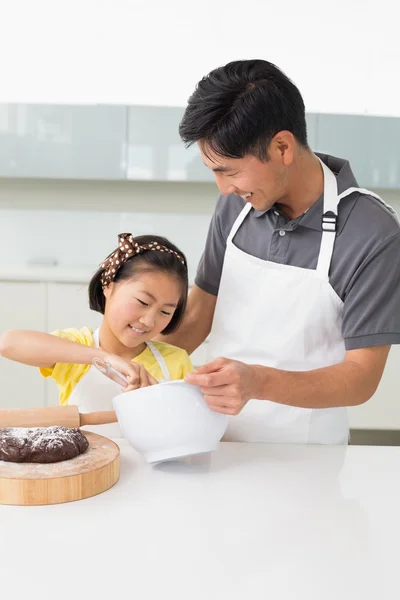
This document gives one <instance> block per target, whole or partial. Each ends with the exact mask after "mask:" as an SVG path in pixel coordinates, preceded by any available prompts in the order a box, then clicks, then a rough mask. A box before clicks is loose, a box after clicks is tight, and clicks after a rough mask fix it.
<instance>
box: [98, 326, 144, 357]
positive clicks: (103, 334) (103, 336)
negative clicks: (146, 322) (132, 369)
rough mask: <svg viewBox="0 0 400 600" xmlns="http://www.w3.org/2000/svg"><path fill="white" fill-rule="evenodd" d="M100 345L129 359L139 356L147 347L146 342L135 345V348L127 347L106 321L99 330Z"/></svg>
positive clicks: (107, 350) (111, 352)
mask: <svg viewBox="0 0 400 600" xmlns="http://www.w3.org/2000/svg"><path fill="white" fill-rule="evenodd" d="M99 346H100V347H101V348H102V349H103V350H105V351H106V352H109V353H110V354H116V355H117V356H120V357H121V358H125V359H127V360H132V359H133V358H136V356H139V354H141V353H142V352H143V351H144V350H145V349H146V343H145V342H143V343H141V344H139V345H138V346H134V347H133V348H127V346H124V345H123V344H121V342H120V341H119V340H118V339H117V338H116V337H115V336H114V334H113V333H112V332H111V331H110V329H109V328H108V327H107V325H106V324H105V323H104V322H103V324H102V325H101V327H100V331H99Z"/></svg>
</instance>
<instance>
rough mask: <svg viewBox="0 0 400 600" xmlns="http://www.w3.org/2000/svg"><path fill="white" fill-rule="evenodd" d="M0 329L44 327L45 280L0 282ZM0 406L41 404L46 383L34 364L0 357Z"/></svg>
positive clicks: (42, 328) (37, 328)
mask: <svg viewBox="0 0 400 600" xmlns="http://www.w3.org/2000/svg"><path fill="white" fill-rule="evenodd" d="M0 298H1V300H0V306H1V310H0V333H3V332H4V331H6V330H7V329H34V330H38V331H45V328H46V284H45V283H25V282H11V281H10V282H8V281H4V282H0ZM0 382H1V387H0V390H1V392H0V408H30V407H34V406H43V404H44V397H45V383H44V379H43V377H42V376H41V375H40V373H39V372H38V370H37V369H35V368H34V367H28V366H26V365H21V364H19V363H16V362H12V361H10V360H7V359H5V358H0Z"/></svg>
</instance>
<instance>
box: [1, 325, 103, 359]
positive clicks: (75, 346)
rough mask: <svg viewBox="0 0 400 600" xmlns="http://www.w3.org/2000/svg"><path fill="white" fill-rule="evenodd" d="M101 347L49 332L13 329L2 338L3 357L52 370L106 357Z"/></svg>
mask: <svg viewBox="0 0 400 600" xmlns="http://www.w3.org/2000/svg"><path fill="white" fill-rule="evenodd" d="M106 354H107V353H106V352H104V350H102V349H101V348H94V347H92V346H85V345H83V344H79V343H77V342H71V341H70V340H65V339H63V338H59V337H57V336H55V335H51V334H49V333H42V332H40V331H27V330H23V329H10V330H9V331H6V332H5V333H3V335H2V336H1V337H0V356H3V357H4V358H8V359H10V360H14V361H16V362H20V363H23V364H25V365H30V366H32V367H44V368H51V367H53V366H54V365H55V364H56V363H70V364H83V365H88V364H90V363H91V362H92V360H93V359H94V358H95V357H99V358H104V357H105V356H106Z"/></svg>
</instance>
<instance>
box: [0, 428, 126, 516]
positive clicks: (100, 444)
mask: <svg viewBox="0 0 400 600" xmlns="http://www.w3.org/2000/svg"><path fill="white" fill-rule="evenodd" d="M83 433H84V434H85V436H86V437H87V440H88V442H89V448H88V449H87V451H86V452H85V453H84V454H81V455H80V456H77V457H76V458H72V459H71V460H64V461H62V462H58V463H52V464H38V463H11V462H4V461H0V504H14V505H19V506H34V505H39V504H60V503H62V502H72V501H74V500H82V499H83V498H89V497H90V496H95V495H96V494H100V493H101V492H105V491H106V490H108V489H109V488H110V487H112V486H113V485H114V484H115V483H116V482H117V481H118V479H119V448H118V446H117V444H115V443H114V442H112V441H111V440H109V439H108V438H106V437H103V436H102V435H97V433H90V432H88V431H84V432H83Z"/></svg>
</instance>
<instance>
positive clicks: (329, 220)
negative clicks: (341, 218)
mask: <svg viewBox="0 0 400 600" xmlns="http://www.w3.org/2000/svg"><path fill="white" fill-rule="evenodd" d="M322 231H332V232H336V231H337V215H335V213H334V212H333V211H332V210H328V211H327V212H326V213H324V214H323V215H322Z"/></svg>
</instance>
